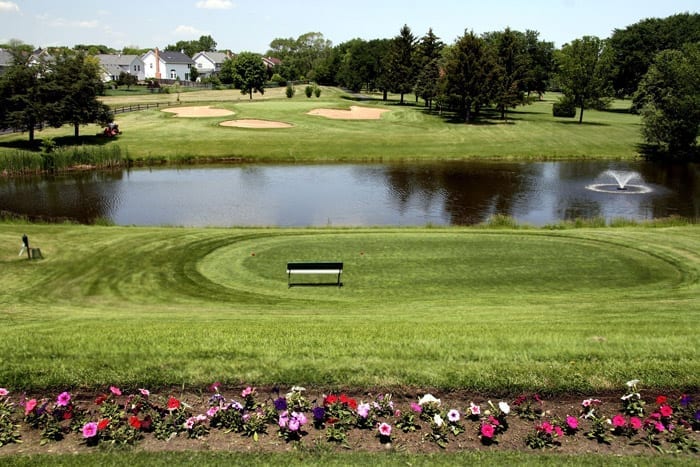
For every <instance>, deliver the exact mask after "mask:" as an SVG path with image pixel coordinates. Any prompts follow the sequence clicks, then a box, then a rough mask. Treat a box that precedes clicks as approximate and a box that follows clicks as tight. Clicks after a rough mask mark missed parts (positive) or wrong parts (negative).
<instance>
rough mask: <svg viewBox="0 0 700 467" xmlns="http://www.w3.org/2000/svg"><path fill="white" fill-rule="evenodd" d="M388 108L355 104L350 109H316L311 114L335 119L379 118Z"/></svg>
mask: <svg viewBox="0 0 700 467" xmlns="http://www.w3.org/2000/svg"><path fill="white" fill-rule="evenodd" d="M384 112H389V111H388V110H386V109H373V108H371V107H358V106H356V105H353V106H352V107H350V110H339V109H314V110H312V111H310V112H309V113H308V114H309V115H318V116H321V117H326V118H332V119H335V120H379V119H380V118H381V117H382V114H383V113H384Z"/></svg>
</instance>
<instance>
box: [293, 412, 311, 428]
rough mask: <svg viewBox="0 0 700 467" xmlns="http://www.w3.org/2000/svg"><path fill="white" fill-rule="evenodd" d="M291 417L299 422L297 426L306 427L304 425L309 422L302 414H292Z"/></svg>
mask: <svg viewBox="0 0 700 467" xmlns="http://www.w3.org/2000/svg"><path fill="white" fill-rule="evenodd" d="M292 415H294V418H296V419H297V420H299V425H306V423H307V422H308V421H309V419H308V418H306V415H304V414H303V413H297V412H294V413H293V414H292Z"/></svg>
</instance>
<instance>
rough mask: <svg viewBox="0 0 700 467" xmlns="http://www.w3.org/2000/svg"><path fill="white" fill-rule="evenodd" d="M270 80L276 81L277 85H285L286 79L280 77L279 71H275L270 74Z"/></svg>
mask: <svg viewBox="0 0 700 467" xmlns="http://www.w3.org/2000/svg"><path fill="white" fill-rule="evenodd" d="M270 81H272V82H274V83H277V84H278V85H279V87H282V86H286V85H287V80H286V79H284V78H283V77H282V75H280V74H279V73H275V74H274V75H272V78H270Z"/></svg>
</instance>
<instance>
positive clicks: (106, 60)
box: [96, 54, 140, 67]
mask: <svg viewBox="0 0 700 467" xmlns="http://www.w3.org/2000/svg"><path fill="white" fill-rule="evenodd" d="M96 57H97V59H98V60H99V61H100V63H101V64H102V66H104V67H107V66H130V65H131V63H132V62H133V61H134V59H137V58H138V59H139V60H140V57H139V56H138V55H114V54H99V55H96Z"/></svg>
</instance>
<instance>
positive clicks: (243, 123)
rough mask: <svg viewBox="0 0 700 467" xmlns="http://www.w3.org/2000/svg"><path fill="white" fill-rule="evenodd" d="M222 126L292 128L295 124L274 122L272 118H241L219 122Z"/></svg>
mask: <svg viewBox="0 0 700 467" xmlns="http://www.w3.org/2000/svg"><path fill="white" fill-rule="evenodd" d="M219 125H221V126H234V127H236V128H291V127H292V126H293V125H290V124H289V123H284V122H273V121H270V120H255V119H241V120H228V121H225V122H221V123H219Z"/></svg>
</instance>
